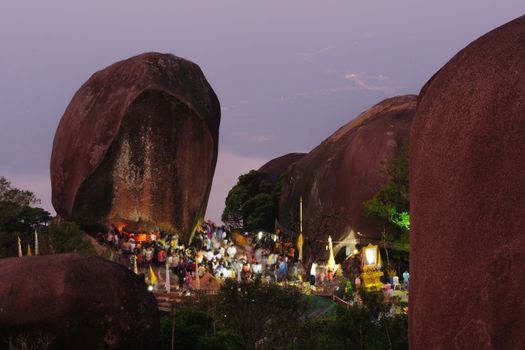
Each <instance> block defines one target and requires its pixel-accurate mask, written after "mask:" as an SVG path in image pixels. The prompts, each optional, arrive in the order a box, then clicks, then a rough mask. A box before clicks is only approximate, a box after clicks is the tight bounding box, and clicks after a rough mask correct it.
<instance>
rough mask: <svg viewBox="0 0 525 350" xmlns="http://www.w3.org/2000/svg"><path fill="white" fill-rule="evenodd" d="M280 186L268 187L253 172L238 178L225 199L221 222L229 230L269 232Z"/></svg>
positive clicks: (255, 172)
mask: <svg viewBox="0 0 525 350" xmlns="http://www.w3.org/2000/svg"><path fill="white" fill-rule="evenodd" d="M281 183H282V181H278V182H277V183H276V184H272V183H271V182H270V181H268V180H267V178H266V174H265V173H263V172H260V171H257V170H251V171H250V172H249V173H247V174H244V175H241V176H239V179H238V181H237V184H236V185H235V186H234V187H232V189H231V190H230V192H228V196H227V197H226V202H225V207H224V211H223V213H222V221H223V222H224V223H225V224H226V225H228V226H229V227H230V228H232V229H237V230H243V231H251V232H255V231H259V230H263V231H268V232H272V231H273V230H274V228H275V227H274V225H275V216H276V213H277V205H278V200H279V195H280V188H281Z"/></svg>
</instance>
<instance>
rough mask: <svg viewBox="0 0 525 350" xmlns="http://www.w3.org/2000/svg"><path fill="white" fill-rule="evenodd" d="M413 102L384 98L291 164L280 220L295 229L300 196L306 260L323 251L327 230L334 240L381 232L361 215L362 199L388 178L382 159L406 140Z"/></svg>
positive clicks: (404, 98) (413, 98)
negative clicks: (384, 172)
mask: <svg viewBox="0 0 525 350" xmlns="http://www.w3.org/2000/svg"><path fill="white" fill-rule="evenodd" d="M415 106H416V96H413V95H408V96H399V97H394V98H390V99H387V100H384V101H382V102H381V103H379V104H377V105H375V106H373V107H372V108H370V109H369V110H367V111H366V112H364V113H362V114H361V115H359V116H358V117H357V118H356V119H354V120H353V121H351V122H350V123H348V124H346V125H345V126H343V127H342V128H341V129H339V130H338V131H337V132H335V133H334V134H333V135H332V136H330V137H329V138H328V139H326V140H325V141H324V142H323V143H321V144H320V145H319V146H318V147H316V148H315V149H314V150H313V151H311V152H310V153H308V154H307V155H306V156H304V157H303V158H302V159H301V160H299V161H298V162H297V163H295V164H294V165H292V166H291V167H290V169H289V173H290V174H289V176H288V177H287V179H286V181H285V183H284V184H283V190H282V193H281V199H280V205H279V220H280V223H281V224H282V225H283V226H286V227H290V228H294V229H295V230H297V228H298V221H299V197H300V196H301V195H302V196H303V216H304V225H303V230H304V235H305V243H304V255H305V262H307V261H311V260H312V259H314V258H317V257H319V256H320V254H324V249H325V245H326V242H327V239H328V235H329V234H330V235H332V237H333V238H334V240H335V241H341V240H343V239H345V238H347V237H350V236H352V235H355V233H357V232H361V234H362V235H364V236H366V237H370V238H379V237H380V232H381V231H380V228H379V227H377V226H376V224H375V222H374V221H372V220H370V219H367V218H365V217H364V216H363V213H362V211H363V202H364V201H366V200H368V199H370V198H371V197H373V196H374V195H375V194H376V193H377V191H378V190H379V188H380V186H381V185H382V184H384V183H385V181H386V178H385V176H384V174H383V173H382V165H381V164H382V162H383V161H384V160H387V159H389V158H391V157H392V156H393V155H395V154H397V153H398V152H399V151H400V150H401V148H402V147H403V146H404V144H406V143H407V141H408V134H409V128H410V125H411V121H412V117H413V114H414V111H415Z"/></svg>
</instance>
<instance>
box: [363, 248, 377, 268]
mask: <svg viewBox="0 0 525 350" xmlns="http://www.w3.org/2000/svg"><path fill="white" fill-rule="evenodd" d="M365 256H366V264H367V265H375V264H376V249H375V248H368V249H366V250H365Z"/></svg>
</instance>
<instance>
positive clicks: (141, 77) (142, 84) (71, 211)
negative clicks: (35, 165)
mask: <svg viewBox="0 0 525 350" xmlns="http://www.w3.org/2000/svg"><path fill="white" fill-rule="evenodd" d="M219 123H220V106H219V101H218V100H217V97H216V95H215V93H214V92H213V90H212V88H211V87H210V85H209V84H208V82H207V81H206V78H205V77H204V74H203V73H202V71H201V70H200V68H199V67H198V66H197V65H196V64H194V63H192V62H189V61H187V60H184V59H182V58H179V57H176V56H173V55H169V54H158V53H145V54H142V55H139V56H135V57H132V58H130V59H127V60H124V61H120V62H117V63H115V64H113V65H111V66H109V67H107V68H105V69H103V70H101V71H99V72H97V73H95V74H93V76H91V78H90V79H89V80H88V81H87V82H86V83H85V84H84V85H83V86H82V87H81V88H80V89H79V90H78V91H77V93H76V94H75V96H73V99H72V100H71V102H70V104H69V106H68V107H67V109H66V111H65V113H64V115H63V117H62V119H61V120H60V124H59V126H58V129H57V132H56V135H55V139H54V142H53V152H52V156H51V182H52V202H53V206H54V207H55V209H56V211H57V213H58V214H59V215H60V216H62V217H64V218H66V219H73V220H74V221H76V222H77V223H79V224H80V225H81V226H83V227H84V228H86V229H92V230H95V229H100V228H101V227H104V226H105V227H107V226H108V225H109V224H113V223H117V224H123V223H128V224H130V225H131V224H134V226H137V223H139V225H138V226H139V227H140V228H142V229H150V228H152V227H156V226H158V227H160V228H161V229H164V230H169V231H177V232H179V233H181V234H182V235H183V236H184V237H188V236H189V235H190V233H191V232H192V230H193V228H194V226H195V224H196V223H197V221H199V220H200V219H201V218H202V217H203V216H204V212H205V209H206V206H207V201H208V196H209V192H210V189H211V182H212V178H213V174H214V171H215V164H216V161H217V150H218V132H219Z"/></svg>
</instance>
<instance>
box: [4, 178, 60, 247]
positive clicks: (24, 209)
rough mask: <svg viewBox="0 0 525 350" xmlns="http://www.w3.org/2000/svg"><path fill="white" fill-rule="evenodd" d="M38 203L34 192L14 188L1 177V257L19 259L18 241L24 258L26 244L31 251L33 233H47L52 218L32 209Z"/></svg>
mask: <svg viewBox="0 0 525 350" xmlns="http://www.w3.org/2000/svg"><path fill="white" fill-rule="evenodd" d="M39 202H40V201H39V200H38V199H37V198H36V197H35V195H34V194H33V192H31V191H24V190H20V189H18V188H13V187H11V183H10V182H9V181H8V180H7V179H6V178H5V177H3V176H2V177H0V257H9V256H18V237H20V239H21V241H22V251H23V253H24V254H26V251H27V244H28V243H30V244H31V246H32V247H33V239H34V237H33V232H34V230H35V229H37V230H39V232H42V231H45V230H46V229H47V224H48V223H49V221H51V215H50V214H49V213H48V212H47V211H45V210H44V209H42V208H36V207H32V206H31V205H33V204H36V203H39ZM33 249H34V247H33Z"/></svg>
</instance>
